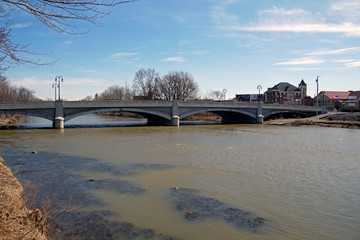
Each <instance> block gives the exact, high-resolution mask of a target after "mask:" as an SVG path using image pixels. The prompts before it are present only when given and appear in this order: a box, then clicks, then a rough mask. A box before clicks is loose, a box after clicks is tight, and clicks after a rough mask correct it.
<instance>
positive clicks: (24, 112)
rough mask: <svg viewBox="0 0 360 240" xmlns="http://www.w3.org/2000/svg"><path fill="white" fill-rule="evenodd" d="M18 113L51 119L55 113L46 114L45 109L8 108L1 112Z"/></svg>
mask: <svg viewBox="0 0 360 240" xmlns="http://www.w3.org/2000/svg"><path fill="white" fill-rule="evenodd" d="M2 113H4V114H18V115H24V116H32V117H38V118H44V119H46V120H49V121H53V120H54V116H53V115H54V114H53V113H52V114H46V113H44V112H43V111H21V110H6V111H1V110H0V114H2Z"/></svg>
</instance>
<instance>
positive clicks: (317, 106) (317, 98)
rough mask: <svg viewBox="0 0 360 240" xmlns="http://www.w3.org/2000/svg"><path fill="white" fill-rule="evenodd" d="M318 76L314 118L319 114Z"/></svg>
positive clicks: (317, 79) (317, 78)
mask: <svg viewBox="0 0 360 240" xmlns="http://www.w3.org/2000/svg"><path fill="white" fill-rule="evenodd" d="M318 108H319V76H317V77H316V116H317V115H318V114H319V110H318Z"/></svg>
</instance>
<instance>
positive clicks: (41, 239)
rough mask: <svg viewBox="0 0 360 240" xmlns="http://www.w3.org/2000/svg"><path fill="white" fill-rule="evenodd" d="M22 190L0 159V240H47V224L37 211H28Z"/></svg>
mask: <svg viewBox="0 0 360 240" xmlns="http://www.w3.org/2000/svg"><path fill="white" fill-rule="evenodd" d="M23 192H24V189H23V187H22V185H21V183H20V182H19V181H18V179H17V178H16V177H15V176H14V175H13V174H12V172H11V170H10V168H8V167H7V166H5V165H4V160H3V159H2V158H1V157H0V239H9V240H10V239H25V240H26V239H29V240H30V239H31V240H32V239H37V240H47V239H48V238H47V236H46V234H47V224H44V220H45V218H44V216H42V214H41V212H40V210H39V209H35V210H29V209H28V208H27V207H26V203H25V201H24V199H23V198H22V197H23Z"/></svg>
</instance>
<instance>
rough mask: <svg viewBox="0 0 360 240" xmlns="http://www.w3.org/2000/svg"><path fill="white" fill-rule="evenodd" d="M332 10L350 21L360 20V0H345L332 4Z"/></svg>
mask: <svg viewBox="0 0 360 240" xmlns="http://www.w3.org/2000/svg"><path fill="white" fill-rule="evenodd" d="M331 10H332V11H333V13H335V14H339V15H340V16H343V17H344V18H345V19H347V20H350V21H357V20H360V1H359V0H345V1H340V2H336V3H333V4H331Z"/></svg>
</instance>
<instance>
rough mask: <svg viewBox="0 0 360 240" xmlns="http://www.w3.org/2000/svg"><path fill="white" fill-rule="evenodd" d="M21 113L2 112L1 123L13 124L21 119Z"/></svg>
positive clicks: (0, 115)
mask: <svg viewBox="0 0 360 240" xmlns="http://www.w3.org/2000/svg"><path fill="white" fill-rule="evenodd" d="M19 119H20V115H17V114H4V113H1V114H0V125H9V124H10V125H11V124H15V123H17V122H18V121H19Z"/></svg>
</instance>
